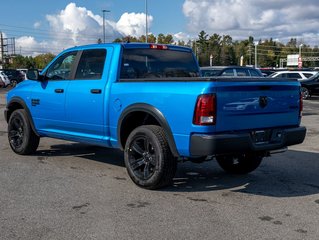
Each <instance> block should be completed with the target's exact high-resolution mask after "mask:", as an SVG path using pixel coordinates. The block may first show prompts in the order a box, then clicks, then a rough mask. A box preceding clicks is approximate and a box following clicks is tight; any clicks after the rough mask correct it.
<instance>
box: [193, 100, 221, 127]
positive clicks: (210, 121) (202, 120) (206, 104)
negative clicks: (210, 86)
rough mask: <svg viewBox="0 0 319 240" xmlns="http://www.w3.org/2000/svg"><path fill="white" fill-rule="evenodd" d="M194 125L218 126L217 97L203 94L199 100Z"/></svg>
mask: <svg viewBox="0 0 319 240" xmlns="http://www.w3.org/2000/svg"><path fill="white" fill-rule="evenodd" d="M193 123H194V124H195V125H215V124H216V96H215V95H213V94H203V95H200V96H199V97H198V98H197V102H196V107H195V112H194V119H193Z"/></svg>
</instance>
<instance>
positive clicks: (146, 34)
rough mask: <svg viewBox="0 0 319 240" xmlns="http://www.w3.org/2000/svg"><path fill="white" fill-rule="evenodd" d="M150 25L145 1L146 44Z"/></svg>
mask: <svg viewBox="0 0 319 240" xmlns="http://www.w3.org/2000/svg"><path fill="white" fill-rule="evenodd" d="M147 36H148V24H147V0H145V42H146V43H147Z"/></svg>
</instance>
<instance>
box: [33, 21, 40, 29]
mask: <svg viewBox="0 0 319 240" xmlns="http://www.w3.org/2000/svg"><path fill="white" fill-rule="evenodd" d="M33 27H34V28H39V27H41V22H35V23H34V24H33Z"/></svg>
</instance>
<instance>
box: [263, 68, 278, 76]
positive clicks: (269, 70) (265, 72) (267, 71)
mask: <svg viewBox="0 0 319 240" xmlns="http://www.w3.org/2000/svg"><path fill="white" fill-rule="evenodd" d="M259 70H260V71H261V73H262V75H263V76H264V77H268V76H269V75H270V74H273V73H275V72H276V70H274V69H272V68H259Z"/></svg>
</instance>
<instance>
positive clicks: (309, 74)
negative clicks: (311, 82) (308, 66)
mask: <svg viewBox="0 0 319 240" xmlns="http://www.w3.org/2000/svg"><path fill="white" fill-rule="evenodd" d="M303 75H304V76H305V77H306V78H310V77H312V76H313V74H311V73H304V74H303Z"/></svg>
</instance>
